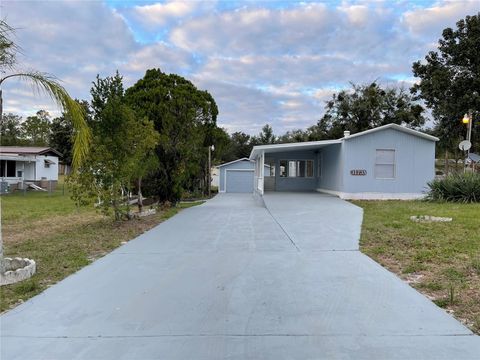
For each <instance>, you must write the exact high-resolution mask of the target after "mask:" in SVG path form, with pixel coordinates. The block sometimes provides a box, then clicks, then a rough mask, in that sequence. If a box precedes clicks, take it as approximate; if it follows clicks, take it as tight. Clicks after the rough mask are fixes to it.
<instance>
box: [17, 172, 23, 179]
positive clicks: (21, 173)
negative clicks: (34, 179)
mask: <svg viewBox="0 0 480 360" xmlns="http://www.w3.org/2000/svg"><path fill="white" fill-rule="evenodd" d="M17 177H18V178H22V177H23V171H22V170H18V171H17Z"/></svg>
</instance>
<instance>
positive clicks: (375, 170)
mask: <svg viewBox="0 0 480 360" xmlns="http://www.w3.org/2000/svg"><path fill="white" fill-rule="evenodd" d="M377 151H393V163H391V164H390V163H378V162H377ZM377 165H391V166H393V177H379V176H378V175H377ZM374 173H375V179H378V180H395V179H396V177H397V151H396V149H375V166H374Z"/></svg>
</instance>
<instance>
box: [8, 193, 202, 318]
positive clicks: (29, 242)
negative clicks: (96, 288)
mask: <svg viewBox="0 0 480 360" xmlns="http://www.w3.org/2000/svg"><path fill="white" fill-rule="evenodd" d="M0 201H1V211H2V213H1V215H2V229H1V230H2V236H3V242H4V246H5V256H8V257H15V256H19V257H27V258H30V259H34V260H35V261H36V263H37V272H36V274H35V275H34V276H32V277H31V278H30V279H28V280H25V281H22V282H20V283H17V284H12V285H7V286H2V288H1V301H0V311H5V310H8V309H10V308H12V307H14V306H16V305H18V304H19V303H21V302H23V301H25V300H27V299H28V298H30V297H32V296H34V295H37V294H38V293H40V292H42V291H43V290H45V289H46V288H47V287H49V286H51V285H53V284H55V283H56V282H58V281H60V280H62V279H63V278H65V277H67V276H68V275H70V274H72V273H74V272H75V271H78V270H79V269H81V268H82V267H84V266H85V265H88V264H89V263H91V262H92V261H94V260H95V259H97V258H99V257H102V256H104V255H105V254H107V253H109V252H110V251H112V250H113V249H115V248H116V247H118V246H120V245H121V243H122V242H124V241H128V240H131V239H133V238H135V237H137V236H138V235H140V234H141V233H143V232H145V231H147V230H149V229H151V228H152V227H154V226H155V225H157V224H159V223H160V222H162V221H164V220H166V219H168V218H169V217H171V216H173V215H175V214H176V213H177V212H178V211H180V210H181V209H184V208H187V207H191V206H195V205H198V204H201V203H202V202H192V203H180V204H179V205H178V206H177V207H175V208H168V209H165V210H162V211H159V212H157V214H156V215H152V216H148V217H145V218H142V219H138V220H130V221H122V222H115V221H114V220H113V219H111V218H108V217H105V216H103V215H101V214H99V213H98V212H97V211H95V209H93V208H92V207H88V208H79V209H78V208H76V206H75V204H74V202H73V201H72V200H71V199H70V197H69V195H68V193H67V194H65V195H63V191H62V188H60V189H58V190H57V191H56V192H54V193H52V194H48V193H43V192H28V193H27V194H26V195H25V196H24V195H23V194H22V193H15V194H9V195H6V196H2V197H1V200H0Z"/></svg>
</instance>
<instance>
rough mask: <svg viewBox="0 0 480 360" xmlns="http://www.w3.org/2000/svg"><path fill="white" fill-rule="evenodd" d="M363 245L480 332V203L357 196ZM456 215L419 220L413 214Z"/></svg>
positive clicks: (377, 259)
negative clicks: (440, 219)
mask: <svg viewBox="0 0 480 360" xmlns="http://www.w3.org/2000/svg"><path fill="white" fill-rule="evenodd" d="M354 203H355V204H356V205H358V206H360V207H362V208H363V209H364V221H363V227H362V236H361V241H360V245H361V250H362V251H363V252H364V253H366V254H367V255H369V256H370V257H372V258H373V259H374V260H375V261H377V262H379V263H380V264H382V265H383V266H385V267H386V268H388V269H389V270H390V271H392V272H394V273H396V274H398V275H399V276H400V277H401V278H402V279H404V280H405V281H407V282H408V283H409V284H410V285H411V286H413V287H414V288H415V289H417V290H418V291H420V292H421V293H423V294H424V295H425V296H427V297H428V298H430V299H431V300H432V301H434V302H435V303H436V304H437V305H438V306H440V307H442V308H444V309H445V310H446V311H447V312H449V313H451V314H452V315H453V316H455V317H456V318H457V319H458V320H460V321H462V322H463V323H464V324H465V325H467V326H468V327H469V328H470V329H472V330H473V331H474V332H476V333H477V334H480V204H453V203H432V202H423V201H356V202H354ZM418 215H433V216H441V217H452V218H453V221H452V222H450V223H418V222H413V221H411V220H410V216H418Z"/></svg>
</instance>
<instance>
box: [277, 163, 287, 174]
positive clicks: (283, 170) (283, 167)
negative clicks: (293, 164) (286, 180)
mask: <svg viewBox="0 0 480 360" xmlns="http://www.w3.org/2000/svg"><path fill="white" fill-rule="evenodd" d="M287 164H288V161H287V160H280V169H279V170H280V173H279V175H280V177H287V166H288V165H287Z"/></svg>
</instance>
